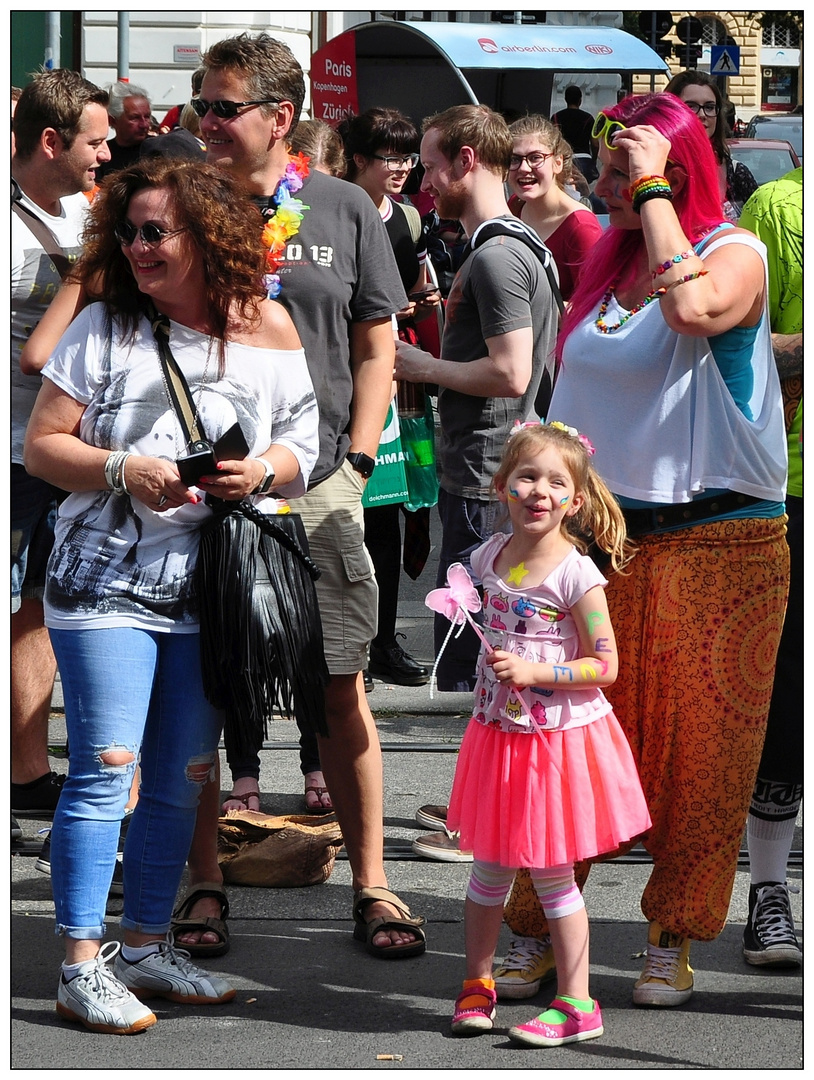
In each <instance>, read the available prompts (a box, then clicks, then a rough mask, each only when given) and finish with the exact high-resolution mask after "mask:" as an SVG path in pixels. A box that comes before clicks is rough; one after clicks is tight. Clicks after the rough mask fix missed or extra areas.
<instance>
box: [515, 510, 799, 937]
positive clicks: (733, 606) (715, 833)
mask: <svg viewBox="0 0 814 1080" xmlns="http://www.w3.org/2000/svg"><path fill="white" fill-rule="evenodd" d="M785 520H786V519H785V517H781V518H769V519H765V518H747V519H739V520H735V521H721V522H714V523H712V524H707V525H697V526H694V527H692V528H688V529H681V530H679V531H676V532H668V533H659V534H649V535H647V536H644V537H639V538H637V539H636V543H637V544H638V546H639V550H638V553H637V555H636V557H635V558H634V559H633V562H632V563H631V564H630V566H629V567H628V569H629V570H630V573H629V574H628V575H627V576H622V575H620V574H614V575H613V576H612V577H611V579H610V584H609V586H608V589H607V596H608V606H609V608H610V615H611V621H612V623H613V628H614V632H615V634H616V642H617V645H618V649H619V677H618V679H617V681H616V683H615V684H614V685H613V686H612V687H611V688H610V689H609V691H608V698H609V700H610V701H611V704H612V705H613V709H614V712H615V713H616V715H617V717H618V719H619V722H620V724H621V725H622V727H623V729H624V731H625V734H626V735H627V737H628V739H629V741H630V746H631V749H632V750H633V756H634V758H635V759H636V763H637V765H638V768H639V775H640V777H641V781H642V787H643V788H644V793H645V796H646V797H647V803H648V808H649V810H650V817H651V819H652V822H653V825H652V828H651V829H650V831H649V832H648V833H646V834H645V836H644V837H642V843H643V844H644V846H645V848H646V849H647V850H648V852H649V853H650V855H651V856H652V858H653V870H652V873H651V875H650V880H649V881H648V884H647V886H646V888H645V890H644V895H643V896H642V911H643V913H644V916H645V918H646V919H647V920H648V921H652V920H656V921H658V922H659V923H661V925H662V926H663V927H664V928H665V929H666V930H669V931H670V932H671V933H673V934H679V935H682V936H687V937H689V938H692V939H694V940H696V941H711V940H712V939H713V938H715V937H717V936H718V934H720V932H721V930H722V929H723V927H724V925H725V923H726V915H727V911H728V909H729V900H730V897H731V895H732V886H733V884H734V880H735V871H736V869H737V862H738V852H739V849H740V843H741V838H742V836H743V830H744V826H745V823H746V815H747V813H748V810H749V801H750V799H751V795H752V788H753V786H754V782H755V778H756V776H757V768H758V764H759V762H760V754H761V749H762V747H763V738H764V735H765V729H766V718H767V715H768V710H769V700H770V698H771V692H772V681H773V677H774V667H775V657H776V654H777V644H778V641H779V639H780V632H781V629H782V626H783V615H784V612H785V605H786V598H787V594H788V580H789V556H788V545H787V544H786V540H785ZM633 843H635V841H633V842H632V843H629V844H627V845H625V847H624V848H620V849H619V850H618V851H615V852H610V853H609V854H607V855H604V856H602V858H601V859H599V860H592V861H604V860H605V859H608V858H613V857H614V856H616V855H619V854H623V853H624V852H625V851H629V850H630V848H631V847H632V846H633ZM588 869H589V866H588V864H587V863H582V864H578V866H577V868H576V871H577V882H578V883H579V884H580V885H581V884H582V883H584V881H585V879H586V878H587V876H588ZM505 918H506V922H507V924H508V925H509V927H510V928H511V929H512V931H513V932H514V933H515V934H521V935H524V936H528V937H535V936H540V935H542V934H543V933H546V929H547V928H546V923H545V917H544V915H543V912H542V909H541V907H540V904H539V902H538V901H537V897H536V894H535V892H534V889H533V888H532V885H531V882H530V879H529V877H528V874H527V873H526V872H525V871H522V870H521V871H520V872H519V873H518V875H517V878H516V880H515V884H514V888H513V890H512V894H511V896H510V897H509V902H508V904H507V906H506V915H505Z"/></svg>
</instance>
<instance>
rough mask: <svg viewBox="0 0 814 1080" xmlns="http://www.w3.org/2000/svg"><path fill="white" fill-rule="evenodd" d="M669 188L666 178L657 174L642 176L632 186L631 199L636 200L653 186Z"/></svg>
mask: <svg viewBox="0 0 814 1080" xmlns="http://www.w3.org/2000/svg"><path fill="white" fill-rule="evenodd" d="M654 185H655V186H658V187H665V186H666V187H669V186H670V183H669V181H668V179H667V177H666V176H659V175H658V174H655V175H653V176H640V177H639V179H638V180H634V181H633V183H632V184H631V185H630V198H631V200H634V199H635V198H636V196H637V195H639V194H640V193H641V192H643V191H644V190H645V189H646V188H651V187H653V186H654Z"/></svg>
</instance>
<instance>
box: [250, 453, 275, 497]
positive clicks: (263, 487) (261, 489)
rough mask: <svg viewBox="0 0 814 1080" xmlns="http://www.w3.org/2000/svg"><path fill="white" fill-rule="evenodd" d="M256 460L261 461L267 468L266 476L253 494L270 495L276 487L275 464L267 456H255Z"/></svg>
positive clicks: (264, 467)
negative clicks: (267, 459)
mask: <svg viewBox="0 0 814 1080" xmlns="http://www.w3.org/2000/svg"><path fill="white" fill-rule="evenodd" d="M254 460H255V461H259V462H260V464H261V465H262V466H263V469H264V470H265V476H264V477H263V479H262V480H261V481H260V483H259V484H258V485H257V487H256V488H255V489H254V491H253V492H252V495H268V493H269V492H270V491H271V489H272V488H273V487H274V476H275V473H274V466H273V465H272V464H270V462H268V461H266V459H265V458H255V459H254Z"/></svg>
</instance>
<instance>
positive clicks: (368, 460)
mask: <svg viewBox="0 0 814 1080" xmlns="http://www.w3.org/2000/svg"><path fill="white" fill-rule="evenodd" d="M348 461H349V462H350V464H351V467H352V468H353V469H355V470H356V472H358V473H359V475H360V476H363V477H364V478H365V480H369V479H370V477H371V476H372V475H373V470H374V469H375V468H376V459H375V458H372V457H370V455H369V454H363V453H362V451H361V450H355V451H354V452H353V453H352V454H348Z"/></svg>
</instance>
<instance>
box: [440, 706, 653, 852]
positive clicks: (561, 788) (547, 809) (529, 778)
mask: <svg viewBox="0 0 814 1080" xmlns="http://www.w3.org/2000/svg"><path fill="white" fill-rule="evenodd" d="M649 827H650V815H649V813H648V812H647V803H646V802H645V798H644V794H643V792H642V787H641V784H640V783H639V774H638V772H637V770H636V764H635V762H634V760H633V755H632V753H631V751H630V745H629V744H628V741H627V738H626V737H625V733H624V732H623V731H622V729H621V727H620V726H619V721H618V720H617V719H616V717H615V716H614V715H613V713H612V712H609V713H608V714H607V716H604V717H602V718H601V719H599V720H595V721H594V722H593V723H590V724H586V725H585V726H584V727H576V728H569V729H567V730H565V731H550V732H545V734H544V735H543V736H542V737H541V736H540V735H538V734H537V733H532V734H528V735H526V734H523V733H517V732H507V731H500V730H499V729H498V728H494V727H487V726H486V725H485V724H480V723H478V721H477V720H471V721H470V723H469V726H468V728H467V729H466V733H465V734H464V738H463V741H462V743H461V751H460V754H459V757H458V763H457V767H456V769H455V780H454V782H453V785H452V795H451V796H450V805H449V814H448V817H447V828H448V829H450V830H452V831H456V832H460V834H461V839H460V847H461V850H462V851H472V852H473V853H474V855H475V858H476V859H479V860H482V861H483V862H491V863H498V864H499V865H501V866H517V867H519V866H526V867H540V868H543V867H549V866H565V865H568V864H570V863H574V862H576V861H578V860H579V859H589V858H592V857H593V856H595V855H601V854H603V853H604V852H608V851H614V850H615V849H616V848H617V847H618V846H619V845H620V844H622V843H624V842H625V841H626V840H632V839H633V838H634V837H636V836H639V835H640V834H641V833H643V832H646V831H647V829H648V828H649Z"/></svg>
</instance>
